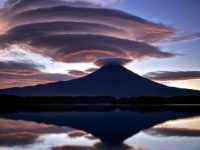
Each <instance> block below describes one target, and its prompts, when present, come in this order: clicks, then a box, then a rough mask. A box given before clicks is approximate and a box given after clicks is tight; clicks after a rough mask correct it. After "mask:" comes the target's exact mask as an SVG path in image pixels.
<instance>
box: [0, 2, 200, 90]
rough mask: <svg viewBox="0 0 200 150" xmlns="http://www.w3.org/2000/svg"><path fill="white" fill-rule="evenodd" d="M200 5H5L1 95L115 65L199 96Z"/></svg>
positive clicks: (0, 16) (0, 29) (0, 30)
mask: <svg viewBox="0 0 200 150" xmlns="http://www.w3.org/2000/svg"><path fill="white" fill-rule="evenodd" d="M199 6H200V1H199V0H192V1H190V0H0V8H1V11H0V51H1V53H0V82H1V85H0V88H1V89H3V88H9V87H16V86H17V87H18V86H29V85H36V84H44V83H48V82H56V81H66V80H70V79H73V78H77V77H81V76H84V75H87V74H88V73H91V72H92V71H94V70H96V69H97V68H98V67H99V66H102V65H106V64H109V63H113V62H114V63H118V64H123V65H125V64H126V67H127V68H128V69H130V70H132V71H133V72H135V73H138V74H140V75H142V76H144V77H146V78H149V79H152V80H154V81H157V82H160V83H163V84H166V85H169V86H175V87H182V88H190V89H198V90H200V65H199V57H200V50H199V48H200V19H199V14H200V9H199Z"/></svg>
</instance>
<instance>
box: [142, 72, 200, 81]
mask: <svg viewBox="0 0 200 150" xmlns="http://www.w3.org/2000/svg"><path fill="white" fill-rule="evenodd" d="M144 77H146V78H149V79H152V80H158V81H174V80H194V79H200V71H156V72H149V73H147V74H146V75H144Z"/></svg>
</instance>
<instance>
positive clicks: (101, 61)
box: [94, 58, 132, 67]
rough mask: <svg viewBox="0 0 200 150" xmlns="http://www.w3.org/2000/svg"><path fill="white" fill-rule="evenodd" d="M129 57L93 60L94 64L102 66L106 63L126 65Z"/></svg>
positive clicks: (129, 60)
mask: <svg viewBox="0 0 200 150" xmlns="http://www.w3.org/2000/svg"><path fill="white" fill-rule="evenodd" d="M131 61H132V60H131V59H125V58H108V59H99V60H97V61H95V62H94V64H95V65H97V66H99V67H102V66H107V65H122V66H124V65H126V64H128V63H130V62H131Z"/></svg>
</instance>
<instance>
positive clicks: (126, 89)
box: [0, 64, 200, 98]
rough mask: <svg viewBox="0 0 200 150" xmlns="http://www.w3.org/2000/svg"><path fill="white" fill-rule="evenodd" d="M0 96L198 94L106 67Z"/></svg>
mask: <svg viewBox="0 0 200 150" xmlns="http://www.w3.org/2000/svg"><path fill="white" fill-rule="evenodd" d="M0 94H9V95H19V96H113V97H117V98H119V97H136V96H141V95H143V96H161V97H166V96H167V97H169V96H187V95H200V91H195V90H186V89H178V88H172V87H167V86H165V85H162V84H158V83H155V82H153V81H151V80H149V79H146V78H144V77H141V76H139V75H137V74H135V73H133V72H132V71H130V70H128V69H126V68H125V67H123V66H120V65H117V64H115V65H114V64H112V65H106V66H103V67H101V68H100V69H98V70H97V71H95V72H93V73H91V74H89V75H87V76H85V77H82V78H79V79H74V80H70V81H65V82H57V83H50V84H45V85H37V86H32V87H25V88H11V89H5V90H0Z"/></svg>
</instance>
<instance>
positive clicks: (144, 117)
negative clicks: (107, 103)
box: [0, 108, 200, 150]
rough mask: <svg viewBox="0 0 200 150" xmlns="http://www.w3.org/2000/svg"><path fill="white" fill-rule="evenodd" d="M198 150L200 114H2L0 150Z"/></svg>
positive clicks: (97, 111)
mask: <svg viewBox="0 0 200 150" xmlns="http://www.w3.org/2000/svg"><path fill="white" fill-rule="evenodd" d="M83 110H84V111H83ZM199 148H200V114H198V113H187V112H183V111H178V112H174V111H171V110H163V111H152V110H151V111H145V109H142V110H141V109H140V110H138V109H136V110H133V109H132V110H128V109H117V108H116V109H112V110H105V109H99V108H97V109H93V110H91V109H88V110H87V109H80V110H78V109H76V110H73V109H72V110H71V109H70V111H69V110H68V111H62V112H55V111H54V112H53V111H48V112H15V113H1V114H0V150H98V149H119V150H123V149H132V150H199Z"/></svg>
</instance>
